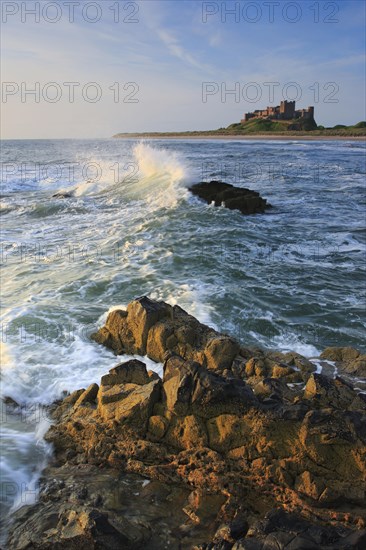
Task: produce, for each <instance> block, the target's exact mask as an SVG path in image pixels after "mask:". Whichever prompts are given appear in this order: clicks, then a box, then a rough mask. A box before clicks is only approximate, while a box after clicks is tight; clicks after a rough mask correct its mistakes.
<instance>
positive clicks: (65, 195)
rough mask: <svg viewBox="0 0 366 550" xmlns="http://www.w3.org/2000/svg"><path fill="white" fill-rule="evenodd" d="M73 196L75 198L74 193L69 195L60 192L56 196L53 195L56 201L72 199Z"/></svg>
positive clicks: (65, 192)
mask: <svg viewBox="0 0 366 550" xmlns="http://www.w3.org/2000/svg"><path fill="white" fill-rule="evenodd" d="M73 196H74V194H73V193H69V192H67V191H59V192H58V193H55V194H54V195H52V198H54V199H70V198H71V197H73Z"/></svg>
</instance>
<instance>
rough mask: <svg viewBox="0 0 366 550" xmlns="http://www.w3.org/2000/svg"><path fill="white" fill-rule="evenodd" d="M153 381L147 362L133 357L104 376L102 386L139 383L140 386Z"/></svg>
mask: <svg viewBox="0 0 366 550" xmlns="http://www.w3.org/2000/svg"><path fill="white" fill-rule="evenodd" d="M149 382H151V380H150V377H149V375H148V373H147V370H146V365H145V363H142V362H141V361H138V360H137V359H132V360H130V361H126V362H124V363H120V364H119V365H117V366H116V367H113V369H111V370H110V371H109V374H106V375H104V376H102V379H101V385H102V386H114V385H116V384H138V385H140V386H142V385H144V384H148V383H149Z"/></svg>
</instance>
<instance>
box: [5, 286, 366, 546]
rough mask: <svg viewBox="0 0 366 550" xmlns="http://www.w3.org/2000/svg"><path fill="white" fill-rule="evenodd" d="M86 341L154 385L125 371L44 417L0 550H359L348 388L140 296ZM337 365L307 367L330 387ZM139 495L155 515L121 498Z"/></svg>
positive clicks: (298, 359) (293, 358)
mask: <svg viewBox="0 0 366 550" xmlns="http://www.w3.org/2000/svg"><path fill="white" fill-rule="evenodd" d="M93 338H94V340H95V341H97V342H99V343H101V344H103V345H106V346H107V347H109V348H110V349H112V350H113V351H114V352H115V353H117V354H123V353H128V354H140V355H145V354H146V355H148V356H149V357H150V358H151V359H153V360H155V361H162V362H163V363H164V375H163V379H162V380H161V379H160V378H159V377H158V376H157V375H156V374H155V373H153V372H151V371H148V370H147V369H146V366H145V364H144V363H143V362H141V361H138V360H130V361H127V362H122V363H120V364H119V365H117V366H116V367H114V368H112V369H111V370H110V371H109V373H107V374H104V375H103V376H102V377H101V380H100V381H98V382H99V384H96V383H94V384H92V385H91V386H89V388H87V389H82V390H78V391H76V392H74V393H73V394H71V395H69V396H67V397H66V398H65V399H64V400H63V401H61V402H59V403H57V404H55V406H54V410H53V418H54V421H55V424H54V425H53V426H51V428H50V430H49V431H48V433H47V434H46V439H47V440H48V441H50V442H52V443H53V446H54V462H53V463H52V465H51V466H49V468H48V470H46V472H45V476H44V482H43V489H42V491H41V499H40V502H39V503H38V504H37V505H36V506H35V507H32V508H23V509H21V510H19V511H18V512H17V514H16V517H15V523H14V525H13V527H12V530H11V534H10V537H11V538H10V540H11V541H12V544H13V546H11V547H12V548H15V549H20V548H38V549H41V548H42V549H43V548H51V547H52V548H74V547H75V548H76V547H78V548H84V547H85V548H87V547H88V548H115V547H116V548H130V547H131V548H165V547H167V545H168V546H169V547H170V548H177V549H178V548H197V549H198V548H200V549H202V550H203V549H207V550H208V549H216V550H218V549H231V548H235V549H236V550H241V549H263V550H264V549H267V548H268V549H269V548H286V549H288V550H295V549H300V548H303V549H306V548H310V549H311V548H325V549H328V548H329V549H330V548H344V549H346V548H355V549H356V548H364V547H365V545H364V543H365V536H366V535H365V532H364V531H363V529H364V527H365V522H366V507H365V504H366V501H365V491H366V484H365V479H366V401H365V397H364V395H363V394H362V393H361V392H360V391H358V390H357V391H356V390H355V389H354V387H353V386H352V384H350V383H349V381H348V380H345V379H344V378H343V377H342V376H339V375H337V376H336V377H335V378H333V377H329V376H326V375H323V374H320V373H319V372H315V371H316V368H317V367H316V366H315V365H314V364H313V363H312V362H311V361H309V360H307V359H306V358H304V357H302V356H300V355H299V354H296V353H285V354H282V353H279V352H273V351H270V352H265V351H263V350H259V349H250V348H245V347H243V346H242V345H240V343H239V342H236V341H235V340H234V339H233V338H231V337H230V336H227V335H223V334H220V333H218V332H217V331H215V330H213V329H212V328H210V327H207V326H205V325H202V324H201V323H199V322H198V321H197V320H196V319H194V318H193V317H191V316H190V315H188V314H187V313H186V312H185V311H184V310H182V309H181V308H179V307H178V306H174V307H173V306H170V305H168V304H166V303H164V302H154V301H152V300H149V299H148V298H146V297H142V298H139V299H137V300H134V301H133V302H131V304H129V306H128V308H127V311H123V310H115V311H113V312H112V313H110V314H109V316H108V318H107V321H106V324H105V326H104V327H103V328H102V329H100V330H99V331H98V333H96V334H95V335H94V336H93ZM337 353H338V352H337V351H334V352H330V351H326V356H327V357H333V359H327V358H326V357H324V358H323V360H324V361H328V362H331V361H333V362H334V361H337V365H338V373H340V372H341V369H342V365H343V364H344V363H342V361H345V359H344V357H346V361H345V364H346V365H347V364H348V359H349V358H350V360H351V361H355V360H357V359H359V357H360V354H359V352H357V351H356V350H353V351H352V352H351V351H348V352H347V355H346V356H343V355H334V354H337ZM327 364H328V363H327ZM332 364H333V363H332ZM357 383H358V382H357ZM83 472H84V473H85V472H87V473H88V474H87V476H89V477H88V479H89V483H88V480H85V477H83V475H84V474H83ZM68 476H71V478H72V483H71V485H72V487H73V489H72V491H71V489H70V483H69V481H65V479H66V480H67V479H69V477H68ZM50 480H51V481H50ZM52 480H55V483H56V485H54V486H52V483H53V481H52ZM98 480H100V487H99V489H98V491H97V490H96V489H95V488H94V485H93V484H95V483H96V482H97V481H98ZM136 480H138V481H136ZM144 480H149V481H150V483H149V484H147V485H145V484H144V488H143V489H144V491H145V490H146V491H150V492H149V493H148V494H149V495H150V497H149V498H151V499H154V498H155V497H154V495H155V492H156V494H161V493H162V494H165V495H170V496H166V502H165V501H164V502H165V504H164V505H161V507H160V504H159V506H158V507H157V508H156V507H155V508H154V506H153V505H151V507H149V505H148V503H149V499H148V498H147V497H146V499H143V498H141V499H139V498H138V497H137V496H136V495H134V492H135V493H139V494H141V495H142V494H145V493H144V491H140V490H138V491H136V490H135V489H133V490H131V491H130V490H129V483H130V484H132V485H131V486H134V483H137V484H138V483H140V488H141V483H142V482H143V481H144ZM60 482H61V485H62V482H64V487H61V486H60ZM50 483H51V489H50ZM52 487H53V488H52ZM116 487H118V490H119V491H120V493H119V494H120V495H121V502H123V503H124V504H123V506H122V507H121V506H120V505H118V506H117V508H116V507H113V506H111V505H110V502H111V498H112V497H111V495H113V494H114V493H113V490H116ZM148 488H149V489H148ZM70 491H71V493H70ZM133 497H136V498H133ZM132 509H133V510H134V512H133V513H132V511H131V510H132ZM37 518H38V519H37ZM32 537H33V538H32ZM30 540H31V542H29V541H30ZM27 544H28V546H27ZM29 544H31V545H29Z"/></svg>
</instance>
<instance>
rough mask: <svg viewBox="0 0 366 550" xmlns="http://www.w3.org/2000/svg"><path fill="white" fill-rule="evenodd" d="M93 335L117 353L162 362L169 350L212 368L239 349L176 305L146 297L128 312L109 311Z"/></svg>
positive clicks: (226, 363) (224, 363) (225, 362)
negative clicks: (101, 326)
mask: <svg viewBox="0 0 366 550" xmlns="http://www.w3.org/2000/svg"><path fill="white" fill-rule="evenodd" d="M92 338H93V339H94V340H95V341H96V342H98V343H99V344H103V345H105V346H107V347H109V348H110V349H112V350H113V351H114V352H115V353H116V354H121V353H130V354H140V355H145V354H146V355H147V356H148V357H149V358H150V359H152V360H153V361H158V362H162V361H163V360H164V356H165V353H166V352H167V351H171V352H174V353H176V354H178V355H180V356H181V357H183V358H185V359H190V360H193V361H198V362H199V363H201V364H202V365H203V366H205V367H206V366H207V367H208V368H210V369H212V370H216V369H217V370H223V369H226V368H229V367H230V366H231V364H232V362H233V360H234V359H235V357H236V356H237V354H238V353H239V351H240V346H239V344H238V342H236V341H235V340H234V339H233V338H230V337H229V336H225V335H222V334H219V333H218V332H216V331H215V330H214V329H212V328H210V327H207V326H206V325H203V324H202V323H200V322H199V321H197V319H195V318H194V317H192V316H191V315H189V314H188V313H187V312H186V311H184V310H183V309H182V308H180V307H179V306H170V305H169V304H166V303H164V302H156V301H153V300H150V299H149V298H147V297H146V296H143V297H142V298H138V299H137V300H134V301H133V302H131V304H129V306H128V307H127V311H122V310H114V311H112V312H111V313H110V314H109V315H108V318H107V321H106V324H105V326H104V327H103V328H101V329H100V330H99V331H98V332H97V333H95V334H93V335H92Z"/></svg>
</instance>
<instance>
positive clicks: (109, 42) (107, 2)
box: [1, 0, 366, 138]
mask: <svg viewBox="0 0 366 550" xmlns="http://www.w3.org/2000/svg"><path fill="white" fill-rule="evenodd" d="M22 4H24V2H6V1H4V0H2V2H1V5H2V10H3V12H2V25H1V26H2V38H1V45H2V69H1V76H2V81H3V85H2V99H1V101H2V102H1V111H2V126H1V136H2V138H52V137H54V138H62V137H109V136H112V135H113V134H115V133H117V132H135V131H136V132H142V131H174V130H179V131H182V130H206V129H214V128H219V127H222V126H227V125H229V124H230V123H232V122H237V121H239V120H240V118H242V115H243V113H244V112H247V111H250V110H254V109H260V108H265V107H266V106H267V105H273V104H278V103H279V102H280V101H281V99H296V98H298V99H297V106H298V107H307V106H308V105H314V106H315V118H316V120H317V122H318V124H324V125H326V126H328V125H334V124H337V123H342V124H354V123H356V122H358V121H360V120H364V119H366V114H365V99H364V98H365V5H366V4H365V2H364V1H363V0H354V1H348V0H340V1H338V2H328V1H325V2H324V1H319V2H314V1H312V0H298V1H297V2H287V1H281V0H277V1H273V2H269V1H267V2H266V1H263V2H262V1H258V2H257V1H256V2H249V1H243V2H235V1H234V2H233V1H229V2H221V1H219V2H198V1H195V0H192V1H184V0H182V1H181V0H161V1H154V0H139V1H136V2H128V1H127V2H125V1H118V0H117V1H116V0H102V1H97V2H89V1H86V0H79V1H75V3H74V6H73V9H74V20H73V21H72V20H71V21H70V9H71V8H70V6H68V5H67V4H66V1H65V2H64V1H62V0H57V2H56V1H54V2H51V1H48V0H47V1H40V2H33V1H28V2H25V6H26V7H25V8H24V6H22ZM37 4H38V5H39V10H40V11H39V15H40V17H39V22H36V21H35V15H32V14H31V13H30V11H29V10H32V9H33V10H34V9H36V11H37ZM55 4H57V5H58V7H57V5H56V6H55ZM45 6H48V7H47V10H46V11H45V9H46V8H45ZM117 6H119V16H118V18H119V20H118V21H114V17H117V11H116V10H117ZM27 10H28V11H27ZM113 10H114V11H113ZM230 10H231V11H233V10H234V11H235V13H231V14H230V13H229V11H230ZM93 18H95V19H98V20H97V21H96V22H94V23H93V22H91V20H92V19H93ZM52 19H54V20H55V22H54V23H52V22H51V20H52ZM68 82H69V83H70V82H73V83H78V84H74V85H73V86H74V101H73V102H70V89H71V88H70V85H65V83H68ZM51 83H53V84H51ZM90 83H95V84H90ZM129 83H133V84H129ZM291 83H294V84H291ZM111 87H112V88H111ZM124 87H125V89H124ZM32 88H33V89H36V90H37V92H36V94H38V93H39V96H37V95H32V94H27V93H26V91H27V90H30V89H32ZM117 89H118V90H119V97H117V96H116V91H117ZM270 89H272V90H273V93H274V95H273V98H271V97H270ZM38 90H39V92H38ZM230 90H233V93H229V92H230ZM22 92H23V93H22ZM234 92H235V93H234ZM96 94H99V95H100V94H101V97H100V99H99V100H98V101H96V102H93V101H94V97H95V95H96ZM57 95H58V97H56V96H57ZM36 97H37V100H39V101H38V102H36V101H35V99H36ZM56 99H58V100H57V101H56ZM53 100H55V101H53ZM131 100H133V101H131Z"/></svg>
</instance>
